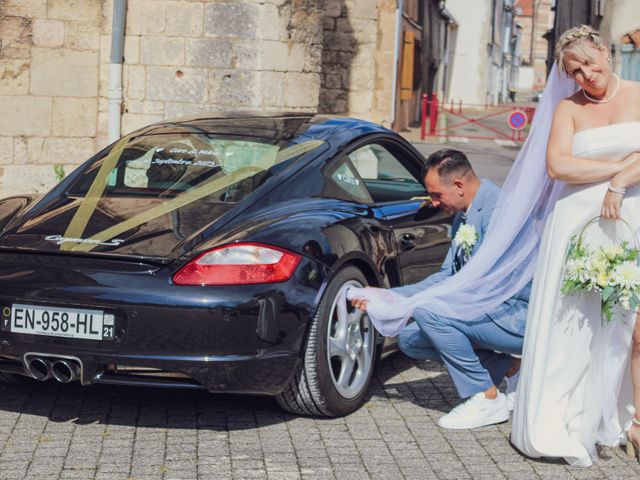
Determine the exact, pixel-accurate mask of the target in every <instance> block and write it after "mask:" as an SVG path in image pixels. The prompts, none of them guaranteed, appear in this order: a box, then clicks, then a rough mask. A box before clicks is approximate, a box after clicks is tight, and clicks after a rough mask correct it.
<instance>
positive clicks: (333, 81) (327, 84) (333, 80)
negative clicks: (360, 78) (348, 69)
mask: <svg viewBox="0 0 640 480" xmlns="http://www.w3.org/2000/svg"><path fill="white" fill-rule="evenodd" d="M322 88H344V85H342V75H330V74H329V75H324V80H323V82H322Z"/></svg>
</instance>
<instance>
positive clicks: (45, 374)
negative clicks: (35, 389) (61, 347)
mask: <svg viewBox="0 0 640 480" xmlns="http://www.w3.org/2000/svg"><path fill="white" fill-rule="evenodd" d="M51 365H52V364H51V361H50V360H47V359H46V358H40V357H34V358H32V359H31V360H29V362H28V363H27V371H28V372H29V375H31V376H32V377H33V378H35V379H36V380H39V381H41V382H44V381H45V380H49V379H50V378H51V373H52V372H51Z"/></svg>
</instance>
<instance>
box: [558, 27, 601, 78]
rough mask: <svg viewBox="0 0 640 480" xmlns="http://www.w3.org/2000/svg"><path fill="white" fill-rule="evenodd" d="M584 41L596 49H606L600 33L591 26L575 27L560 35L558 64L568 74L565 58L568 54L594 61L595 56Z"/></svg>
mask: <svg viewBox="0 0 640 480" xmlns="http://www.w3.org/2000/svg"><path fill="white" fill-rule="evenodd" d="M584 40H586V41H587V42H589V43H591V46H594V47H596V48H602V47H604V42H603V41H602V38H601V37H600V34H599V33H598V31H597V30H596V29H595V28H593V27H592V26H590V25H580V26H579V27H573V28H570V29H569V30H567V31H566V32H564V33H563V34H562V35H560V38H559V39H558V43H557V44H556V62H557V64H558V68H559V69H561V70H562V71H563V72H565V73H567V71H566V70H565V68H564V56H565V54H566V53H567V52H569V51H572V52H576V53H577V54H578V56H579V57H581V58H584V59H588V60H593V55H592V54H591V52H590V51H589V45H588V44H586V45H585V43H584Z"/></svg>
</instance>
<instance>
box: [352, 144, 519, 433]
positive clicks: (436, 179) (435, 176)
mask: <svg viewBox="0 0 640 480" xmlns="http://www.w3.org/2000/svg"><path fill="white" fill-rule="evenodd" d="M423 178H424V181H425V185H426V187H427V190H428V192H429V195H430V196H431V201H432V204H433V206H434V207H440V208H442V209H443V210H445V211H448V212H450V213H456V216H455V217H454V220H453V226H452V232H451V233H452V238H454V241H453V242H452V244H451V247H450V249H449V252H448V254H447V257H446V258H445V261H444V263H443V264H442V267H441V268H440V271H439V272H437V273H435V274H433V275H431V276H429V277H427V278H426V279H424V280H422V281H421V282H418V283H415V284H413V285H408V286H405V287H399V288H394V289H393V291H394V292H396V293H399V294H401V295H404V296H412V295H413V294H415V293H417V292H420V291H422V290H424V289H425V288H427V287H429V286H431V285H433V284H435V283H438V282H440V281H442V280H443V279H445V278H447V277H449V276H451V275H455V273H456V272H457V271H459V270H460V269H461V268H463V267H464V264H465V262H466V261H468V259H469V257H470V256H471V255H473V253H474V252H475V251H476V250H477V248H478V246H479V245H480V244H481V243H482V240H483V239H484V237H485V234H486V231H487V227H488V225H489V220H490V219H491V214H492V213H493V209H494V207H495V205H496V202H497V200H498V196H499V194H500V189H499V188H498V187H496V186H495V185H494V184H493V183H491V182H490V181H489V180H487V179H482V180H481V179H479V178H478V177H477V176H476V174H475V172H474V171H473V169H472V167H471V164H470V163H469V161H468V160H467V158H466V156H465V155H464V154H463V153H462V152H460V151H457V150H452V149H446V150H440V151H438V152H435V153H433V154H432V155H430V156H429V158H427V160H426V162H425V164H424V167H423ZM464 224H466V225H468V226H472V227H473V229H474V230H475V232H474V233H475V236H476V241H475V245H473V246H472V248H469V249H468V251H467V252H465V250H464V248H462V247H461V246H460V245H459V244H458V243H457V242H456V241H455V238H456V234H457V233H458V230H459V229H460V227H461V226H462V225H464ZM465 228H466V230H467V231H469V227H465ZM530 291H531V283H529V284H528V285H527V286H525V287H524V288H523V289H522V290H521V291H520V292H518V294H517V295H515V296H514V297H512V298H510V299H509V300H507V301H506V302H504V303H503V304H501V305H499V306H498V307H497V308H496V309H495V311H493V312H490V313H487V314H485V313H483V312H478V318H476V319H474V320H471V321H463V320H459V319H456V318H446V317H441V316H437V315H434V314H432V313H431V312H429V311H426V310H424V309H416V310H415V312H414V319H415V322H413V323H410V324H408V325H407V326H406V327H405V328H404V330H403V331H402V332H401V333H400V338H399V345H400V350H402V352H404V353H405V354H406V355H408V356H409V357H411V358H415V359H419V360H435V361H438V362H442V363H444V364H445V366H446V367H447V370H448V372H449V375H450V376H451V378H452V380H453V383H454V385H455V387H456V389H457V391H458V394H459V395H460V397H462V398H467V399H468V400H466V401H465V402H464V403H462V404H460V405H458V406H457V407H455V408H454V409H453V410H452V411H451V412H449V413H448V414H446V415H444V416H443V417H441V418H440V420H439V422H438V423H439V425H440V426H441V427H443V428H452V429H465V428H476V427H481V426H484V425H490V424H493V423H499V422H504V421H506V420H508V419H509V411H510V410H513V400H514V397H515V388H516V385H517V378H518V371H519V359H518V358H515V357H513V356H512V355H520V354H521V353H522V345H523V335H524V326H525V322H526V319H527V308H528V306H529V294H530ZM354 306H356V307H359V308H366V301H355V302H354ZM505 377H506V378H507V392H506V395H505V394H503V393H501V392H499V391H498V389H497V387H496V386H497V385H499V384H500V383H501V382H502V380H503V378H505Z"/></svg>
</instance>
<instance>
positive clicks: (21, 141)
mask: <svg viewBox="0 0 640 480" xmlns="http://www.w3.org/2000/svg"><path fill="white" fill-rule="evenodd" d="M29 140H30V139H28V138H27V137H14V139H13V163H14V164H16V165H24V164H26V163H29V147H28V142H29ZM40 140H41V141H43V142H44V138H41V139H40Z"/></svg>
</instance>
